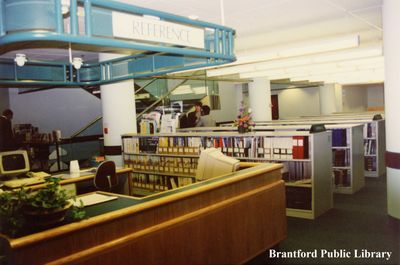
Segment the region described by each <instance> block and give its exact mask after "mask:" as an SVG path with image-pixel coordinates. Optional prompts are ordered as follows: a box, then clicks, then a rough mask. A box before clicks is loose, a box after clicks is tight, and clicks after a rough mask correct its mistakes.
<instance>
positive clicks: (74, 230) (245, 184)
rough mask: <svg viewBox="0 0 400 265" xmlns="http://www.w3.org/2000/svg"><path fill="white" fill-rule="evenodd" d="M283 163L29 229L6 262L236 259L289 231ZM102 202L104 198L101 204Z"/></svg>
mask: <svg viewBox="0 0 400 265" xmlns="http://www.w3.org/2000/svg"><path fill="white" fill-rule="evenodd" d="M280 169H281V165H277V164H260V165H257V166H253V167H250V168H247V169H243V170H240V171H238V172H236V173H233V174H229V175H226V176H221V177H217V178H214V179H209V180H207V181H203V182H199V183H195V184H191V185H188V186H185V187H182V188H178V189H175V190H171V191H166V192H162V193H159V194H156V195H152V196H148V197H145V198H134V197H128V196H121V200H125V201H127V203H126V205H125V206H124V207H122V208H120V209H113V210H112V211H108V210H107V211H108V212H106V213H103V214H99V215H96V216H92V217H90V218H89V219H86V220H83V221H80V222H75V223H70V224H66V225H62V226H59V227H56V228H53V229H49V230H46V231H43V232H39V233H35V234H32V235H28V236H24V237H20V238H15V239H9V238H7V237H5V236H1V237H0V239H1V252H2V254H3V255H6V256H7V258H8V263H9V264H21V265H22V264H23V265H25V264H174V265H177V264H241V263H244V262H246V261H248V260H249V259H251V258H253V257H255V256H256V255H258V254H260V253H262V252H264V251H265V250H266V249H268V248H270V247H272V246H274V245H276V244H278V243H279V242H280V241H281V240H283V239H284V238H285V237H286V215H285V188H284V183H283V181H282V180H281V173H280ZM100 205H101V207H99V206H97V207H98V208H100V209H101V208H104V209H105V208H107V207H106V205H105V204H104V205H103V204H100Z"/></svg>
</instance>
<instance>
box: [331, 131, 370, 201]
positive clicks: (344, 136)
mask: <svg viewBox="0 0 400 265" xmlns="http://www.w3.org/2000/svg"><path fill="white" fill-rule="evenodd" d="M363 126H364V125H363V124H330V125H326V126H325V127H326V128H327V129H328V130H331V131H332V173H333V174H332V176H333V182H334V190H333V191H334V192H337V193H346V194H353V193H355V192H357V191H358V190H360V189H361V188H362V187H364V185H365V178H364V154H363Z"/></svg>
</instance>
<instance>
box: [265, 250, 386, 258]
mask: <svg viewBox="0 0 400 265" xmlns="http://www.w3.org/2000/svg"><path fill="white" fill-rule="evenodd" d="M268 256H269V258H278V259H286V258H289V259H290V258H304V259H312V258H314V259H315V258H322V259H324V258H326V259H350V258H353V259H385V260H389V259H390V257H391V256H392V252H391V251H371V250H368V249H354V250H346V249H333V250H327V249H315V250H313V251H305V250H302V249H297V250H294V251H277V250H275V249H270V250H269V251H268Z"/></svg>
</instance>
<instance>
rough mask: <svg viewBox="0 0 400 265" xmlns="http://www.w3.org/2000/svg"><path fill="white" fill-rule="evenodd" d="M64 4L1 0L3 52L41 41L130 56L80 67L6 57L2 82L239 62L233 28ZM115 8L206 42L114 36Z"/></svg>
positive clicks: (89, 81)
mask: <svg viewBox="0 0 400 265" xmlns="http://www.w3.org/2000/svg"><path fill="white" fill-rule="evenodd" d="M63 4H65V3H64V1H63V2H62V1H61V0H0V52H2V53H4V52H8V51H12V50H18V49H19V48H21V49H27V48H29V47H30V46H32V47H35V46H38V45H39V46H40V47H43V48H47V47H55V46H56V47H63V48H67V47H72V48H73V49H82V50H88V51H96V52H99V53H101V52H108V53H109V52H110V51H111V52H115V53H121V52H122V53H125V54H128V55H127V56H124V57H120V58H118V59H113V60H107V61H102V62H93V63H84V64H83V65H82V67H81V68H80V69H75V68H74V67H73V66H72V64H71V63H70V62H56V61H32V60H28V61H27V62H26V64H25V65H24V66H23V67H18V66H17V65H16V64H15V62H14V61H13V60H7V59H2V60H0V85H2V86H6V85H9V86H12V85H15V86H29V87H31V86H37V85H49V86H60V87H74V86H93V85H101V84H107V83H114V82H119V81H123V80H127V79H133V78H139V77H150V76H154V75H162V74H166V73H171V72H176V71H182V70H189V69H196V68H199V67H206V66H215V65H221V64H225V63H229V62H232V61H235V56H234V54H233V40H234V35H235V31H234V30H233V29H231V28H228V27H224V26H220V25H217V24H213V23H208V22H203V21H197V20H191V19H189V18H185V17H181V16H176V15H172V14H169V13H165V12H160V11H156V10H152V9H147V8H141V7H138V6H133V5H127V4H123V3H119V2H114V1H109V0H70V1H69V5H68V6H67V8H68V13H67V14H66V13H65V12H64V13H63V9H65V6H63ZM116 12H117V13H122V14H125V15H128V16H129V15H132V16H139V17H143V16H152V17H156V18H158V19H159V20H160V21H163V22H171V23H176V24H179V25H187V26H190V27H195V28H197V29H200V30H203V31H204V45H203V46H202V47H200V48H199V47H188V46H182V45H177V44H167V43H161V42H157V43H155V42H151V41H146V42H144V41H138V40H134V39H127V38H120V37H115V36H114V32H113V23H115V20H113V14H114V13H116ZM82 14H83V15H82ZM66 17H67V18H68V19H66ZM65 23H67V25H68V26H67V27H66V26H65V25H64V24H65ZM65 28H69V30H67V31H66V30H65ZM129 54H131V55H129Z"/></svg>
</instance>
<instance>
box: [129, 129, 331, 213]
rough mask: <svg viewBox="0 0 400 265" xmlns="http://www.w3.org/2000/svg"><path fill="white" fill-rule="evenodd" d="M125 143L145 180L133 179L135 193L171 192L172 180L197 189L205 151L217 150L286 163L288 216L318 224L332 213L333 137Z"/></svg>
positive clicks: (135, 137)
mask: <svg viewBox="0 0 400 265" xmlns="http://www.w3.org/2000/svg"><path fill="white" fill-rule="evenodd" d="M122 139H123V146H124V160H125V163H126V164H127V165H128V166H129V167H131V168H133V169H134V172H136V173H137V174H144V175H143V176H141V175H138V176H137V179H135V177H134V178H133V180H132V185H133V188H134V190H135V188H138V187H135V185H136V186H140V188H141V189H143V187H147V190H154V191H159V190H160V191H161V190H166V189H171V188H173V187H172V185H170V184H168V182H169V181H170V180H171V178H172V177H174V178H175V179H178V185H177V186H181V185H182V186H184V185H188V184H190V183H193V182H194V181H195V178H194V175H195V169H196V167H197V162H198V156H199V153H200V151H201V150H202V149H205V148H208V147H215V148H219V149H220V150H221V151H222V152H223V153H224V154H225V155H228V156H231V157H234V158H237V159H239V160H241V161H245V162H247V161H248V162H250V161H255V162H265V163H271V162H274V163H282V164H283V170H282V174H283V179H284V180H285V185H286V196H287V209H286V213H287V215H288V216H293V217H301V218H308V219H314V218H316V217H317V216H319V215H321V214H322V213H324V212H325V211H327V210H329V209H330V208H331V207H332V181H331V178H330V176H331V168H332V153H331V133H330V132H320V133H314V134H310V133H309V132H304V131H301V132H300V131H299V132H296V131H282V132H254V133H246V134H238V133H237V132H199V133H183V132H182V133H176V134H155V135H140V134H126V135H123V136H122ZM162 159H164V160H165V161H171V162H170V163H163V162H162ZM166 172H167V173H166ZM145 175H146V176H148V177H147V178H148V179H146V176H145ZM151 178H153V179H151ZM143 182H144V183H147V186H146V185H144V184H143ZM160 183H161V184H160ZM165 183H167V185H164V184H165ZM181 183H182V184H181Z"/></svg>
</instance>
